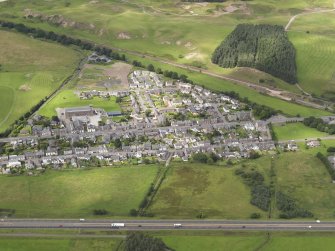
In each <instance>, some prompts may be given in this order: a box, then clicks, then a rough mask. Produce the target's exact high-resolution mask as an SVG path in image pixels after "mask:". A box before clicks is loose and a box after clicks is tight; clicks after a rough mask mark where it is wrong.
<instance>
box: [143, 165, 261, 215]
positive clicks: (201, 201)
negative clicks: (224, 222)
mask: <svg viewBox="0 0 335 251" xmlns="http://www.w3.org/2000/svg"><path fill="white" fill-rule="evenodd" d="M236 198H238V199H236ZM249 201H250V191H249V189H248V188H247V187H246V186H245V185H244V184H243V183H242V182H241V180H240V179H239V178H238V177H237V176H235V174H234V169H233V168H226V167H217V166H209V165H200V164H194V163H193V164H192V163H188V164H184V163H179V164H174V165H173V167H172V168H171V170H170V171H169V173H168V175H167V177H166V179H165V180H164V182H163V184H162V186H161V188H160V190H159V191H158V193H157V195H156V197H155V199H154V202H153V204H152V206H151V207H150V208H149V210H150V211H152V212H153V213H154V214H156V215H157V216H159V217H163V218H181V217H183V218H195V217H196V216H197V215H198V214H199V213H200V212H202V213H203V214H204V215H206V216H207V217H208V218H225V219H237V218H248V217H249V216H250V214H251V213H253V212H259V213H261V212H260V210H259V209H257V208H256V207H254V206H252V205H251V204H250V203H249Z"/></svg>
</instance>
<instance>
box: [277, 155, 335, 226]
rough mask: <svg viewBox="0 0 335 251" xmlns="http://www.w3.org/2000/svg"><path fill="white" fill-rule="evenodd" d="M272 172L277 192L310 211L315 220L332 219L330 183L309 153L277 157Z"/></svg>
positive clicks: (333, 195) (333, 198)
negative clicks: (274, 175)
mask: <svg viewBox="0 0 335 251" xmlns="http://www.w3.org/2000/svg"><path fill="white" fill-rule="evenodd" d="M275 173H276V184H277V190H280V191H282V192H284V193H286V194H288V195H290V196H291V197H293V198H294V199H296V200H297V201H298V203H299V205H300V206H301V207H303V208H305V209H307V210H310V211H311V212H313V213H314V215H315V217H316V218H322V219H333V218H334V217H335V215H334V213H335V210H334V208H335V190H334V184H333V183H331V178H330V175H329V173H328V172H327V170H326V168H325V166H324V165H323V164H322V163H321V161H320V160H319V159H317V158H316V157H315V155H314V154H313V151H311V152H307V151H300V152H296V153H284V154H280V155H278V156H277V159H276V160H275Z"/></svg>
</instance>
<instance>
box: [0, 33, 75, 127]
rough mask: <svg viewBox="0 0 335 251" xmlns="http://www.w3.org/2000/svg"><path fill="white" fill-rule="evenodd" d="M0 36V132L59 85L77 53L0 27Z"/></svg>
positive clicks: (73, 64)
mask: <svg viewBox="0 0 335 251" xmlns="http://www.w3.org/2000/svg"><path fill="white" fill-rule="evenodd" d="M0 37H1V40H0V63H1V70H0V106H1V111H0V131H4V130H5V129H6V128H8V126H9V125H10V124H12V123H13V122H14V121H15V120H16V119H18V118H19V117H20V116H21V115H23V114H24V113H26V112H27V111H29V109H30V108H31V107H33V106H34V105H36V104H37V103H38V102H39V101H40V100H42V99H43V98H45V97H46V96H48V95H49V94H50V93H52V92H53V91H54V90H55V89H56V88H57V87H59V85H60V84H61V83H62V81H63V80H64V79H65V78H66V77H68V76H69V75H70V74H71V73H72V71H73V70H74V69H75V67H76V65H77V64H78V61H79V58H80V54H79V53H78V52H76V51H74V50H72V49H70V48H66V47H63V46H60V45H58V44H53V43H48V42H42V41H39V40H35V39H32V38H30V37H28V36H24V35H20V34H17V33H13V32H7V31H3V30H0ZM13 41H15V43H13Z"/></svg>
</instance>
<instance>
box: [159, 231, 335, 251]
mask: <svg viewBox="0 0 335 251" xmlns="http://www.w3.org/2000/svg"><path fill="white" fill-rule="evenodd" d="M162 239H163V240H164V241H165V242H166V243H167V244H168V246H169V247H171V248H175V249H176V250H177V251H190V250H192V251H203V250H211V251H224V250H229V251H254V250H259V251H273V250H274V251H277V250H278V251H279V250H288V251H291V250H296V251H314V250H322V251H331V250H333V247H334V244H335V238H334V234H333V233H320V232H319V233H318V232H315V233H306V232H305V233H304V232H300V233H299V232H296V233H295V232H288V233H285V232H284V233H280V232H272V233H270V236H269V239H268V240H267V237H266V234H265V233H259V232H254V233H251V232H248V233H236V232H230V233H222V234H210V233H209V234H207V236H206V233H203V234H202V235H201V234H194V235H192V233H188V234H183V233H182V234H180V235H173V234H172V236H162Z"/></svg>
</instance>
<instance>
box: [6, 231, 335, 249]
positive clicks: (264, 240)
mask: <svg viewBox="0 0 335 251" xmlns="http://www.w3.org/2000/svg"><path fill="white" fill-rule="evenodd" d="M14 232H15V231H14ZM16 232H20V230H16ZM90 234H92V238H90V237H85V238H83V237H0V246H1V251H33V250H48V251H53V250H55V251H56V250H57V251H86V250H87V251H88V250H90V251H91V250H95V251H116V248H117V246H118V245H119V243H120V241H121V238H112V237H111V238H97V235H98V234H99V233H97V234H96V235H94V233H90ZM104 234H106V233H104ZM149 234H150V235H153V236H156V237H158V238H161V239H162V240H163V241H164V242H165V243H166V244H167V246H169V247H170V248H173V249H174V250H176V251H204V250H206V251H207V250H210V251H225V250H229V251H254V250H259V251H270V250H271V251H272V250H274V251H277V250H278V251H279V250H289V251H291V250H297V251H314V250H322V251H332V250H333V247H334V244H335V238H334V233H331V232H310V233H307V232H271V233H270V235H267V233H264V232H235V231H232V232H223V231H220V232H218V231H178V234H176V232H175V231H168V232H166V231H165V232H162V231H160V232H152V231H151V232H150V233H149ZM93 236H94V237H93Z"/></svg>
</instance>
